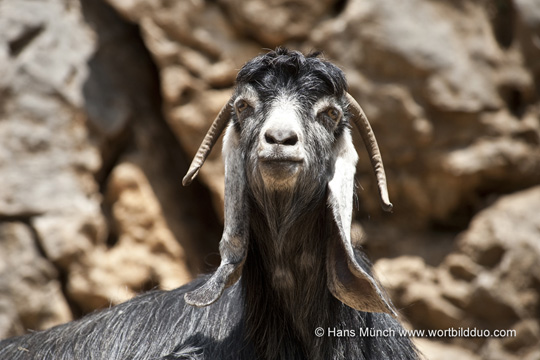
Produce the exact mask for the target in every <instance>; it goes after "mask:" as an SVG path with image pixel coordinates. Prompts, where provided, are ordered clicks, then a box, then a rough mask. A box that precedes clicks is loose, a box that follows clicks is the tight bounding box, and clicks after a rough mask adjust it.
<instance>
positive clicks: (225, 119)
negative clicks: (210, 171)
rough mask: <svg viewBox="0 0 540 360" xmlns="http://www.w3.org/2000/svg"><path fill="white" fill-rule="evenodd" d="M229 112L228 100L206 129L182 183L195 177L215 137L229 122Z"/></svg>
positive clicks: (188, 182)
mask: <svg viewBox="0 0 540 360" xmlns="http://www.w3.org/2000/svg"><path fill="white" fill-rule="evenodd" d="M231 112H232V104H231V101H230V100H229V101H228V102H227V104H225V105H224V106H223V107H222V108H221V111H220V112H219V114H218V116H217V117H216V119H215V120H214V122H213V123H212V126H210V129H208V132H207V133H206V136H205V137H204V140H203V142H202V143H201V146H199V150H197V154H196V155H195V157H194V158H193V161H192V162H191V165H190V167H189V170H188V172H187V174H186V176H184V179H183V180H182V185H184V186H187V185H189V184H191V182H192V181H193V179H195V177H196V176H197V174H198V173H199V169H200V168H201V166H202V165H203V163H204V161H205V160H206V158H207V157H208V155H209V154H210V151H212V147H213V146H214V145H215V143H216V141H217V139H218V138H219V136H220V135H221V133H222V132H223V130H224V129H225V127H226V126H227V124H228V123H229V120H230V118H231Z"/></svg>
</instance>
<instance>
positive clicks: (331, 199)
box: [184, 49, 393, 312]
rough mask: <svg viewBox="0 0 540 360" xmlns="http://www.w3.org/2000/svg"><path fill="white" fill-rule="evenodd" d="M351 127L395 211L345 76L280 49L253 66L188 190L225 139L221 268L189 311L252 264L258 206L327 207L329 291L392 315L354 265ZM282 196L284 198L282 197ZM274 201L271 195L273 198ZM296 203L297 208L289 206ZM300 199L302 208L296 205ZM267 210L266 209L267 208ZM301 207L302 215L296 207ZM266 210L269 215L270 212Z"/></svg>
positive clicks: (245, 71) (242, 75)
mask: <svg viewBox="0 0 540 360" xmlns="http://www.w3.org/2000/svg"><path fill="white" fill-rule="evenodd" d="M349 118H350V119H352V120H353V122H354V124H355V125H356V127H357V128H358V129H359V131H360V133H361V135H362V137H363V140H364V142H365V144H366V148H367V150H368V153H369V154H370V158H371V160H372V164H373V167H374V169H375V173H376V175H377V180H378V185H379V192H380V196H381V201H382V204H383V207H385V208H386V209H389V208H391V204H390V202H389V201H388V194H387V190H386V179H385V174H384V169H383V166H382V160H381V157H380V153H379V150H378V146H377V143H376V140H375V137H374V135H373V132H372V130H371V127H370V125H369V123H368V122H367V119H366V117H365V115H364V113H363V111H362V109H361V108H360V106H359V105H358V103H357V102H356V101H355V100H354V99H353V98H352V97H351V96H350V95H349V94H348V93H347V92H346V81H345V77H344V75H343V72H342V71H341V70H339V69H338V68H337V67H336V66H335V65H333V64H331V63H329V62H326V61H323V60H321V59H319V58H317V57H316V56H307V57H306V56H304V55H302V54H301V53H299V52H294V51H288V50H284V49H278V50H276V51H274V52H270V53H268V54H266V55H262V56H259V57H256V58H255V59H253V60H251V61H249V62H248V63H247V64H246V65H244V67H243V68H242V69H241V70H240V72H239V73H238V76H237V85H236V89H235V92H234V94H233V96H232V98H231V100H230V101H229V103H228V104H227V105H225V106H224V107H223V109H222V111H221V112H220V114H219V115H218V117H217V119H216V120H215V121H214V123H213V124H212V127H211V128H210V130H209V131H208V134H207V135H206V137H205V139H204V140H203V143H202V144H201V146H200V148H199V151H198V153H197V155H196V156H195V159H194V160H193V162H192V165H191V167H190V170H189V171H188V174H187V175H186V177H185V178H184V184H188V183H189V182H191V180H192V179H193V178H194V177H195V176H196V174H197V173H198V170H199V168H200V167H201V166H202V163H203V162H204V159H205V158H206V156H207V155H208V153H209V152H210V150H211V148H212V146H213V145H214V143H215V141H216V139H217V137H218V136H219V134H220V133H221V132H222V131H223V130H224V129H225V127H227V126H228V129H227V131H226V134H225V138H224V141H223V155H224V158H225V159H224V160H225V229H224V232H223V236H222V239H221V242H220V254H221V265H220V266H219V267H218V269H217V270H216V272H215V273H214V274H213V275H212V277H211V278H210V279H209V280H208V281H207V282H206V283H205V284H204V285H203V286H202V287H200V288H198V289H197V290H195V291H192V292H190V293H187V294H186V296H185V299H186V302H187V303H189V304H192V305H196V306H206V305H209V304H211V303H212V302H214V301H216V300H217V299H218V298H219V297H220V296H221V294H222V292H223V290H224V289H225V287H227V286H230V285H231V284H233V283H234V282H236V281H237V280H238V278H239V277H240V274H241V269H242V266H243V264H244V261H245V259H246V255H247V249H248V242H249V232H250V229H249V226H250V222H249V219H250V209H249V206H250V203H251V200H250V199H254V200H255V201H257V202H258V203H259V205H261V208H263V209H264V208H265V206H266V205H267V203H268V202H269V201H267V200H269V199H270V200H275V199H276V198H277V199H279V202H278V203H274V206H273V208H275V209H277V211H278V212H279V211H281V210H283V206H281V205H282V204H285V203H284V202H283V200H284V201H289V204H290V201H299V200H300V201H312V200H313V199H315V200H316V201H317V202H318V203H319V204H320V201H321V200H324V201H326V203H327V205H328V208H329V209H331V211H332V213H333V220H332V224H329V225H331V226H332V228H334V229H335V230H334V231H333V232H332V233H333V234H335V236H331V238H329V239H328V251H327V256H323V257H325V258H326V261H327V266H326V268H327V274H328V276H327V282H328V283H327V286H328V288H329V290H330V292H331V293H332V294H333V295H334V296H335V297H336V298H338V299H339V300H341V301H342V302H343V303H345V304H347V305H349V306H351V307H353V308H355V309H358V310H364V311H382V312H392V311H393V310H392V308H391V306H390V305H389V304H388V302H387V301H386V300H385V298H384V296H383V295H382V292H381V290H380V289H379V287H378V285H377V284H376V282H375V281H374V279H373V278H372V277H371V275H370V274H369V273H368V272H366V269H364V268H362V266H360V264H359V263H358V261H357V260H356V258H355V254H354V250H353V247H352V243H351V239H350V226H351V220H352V218H351V216H352V199H353V194H354V174H355V170H356V161H357V157H358V156H357V154H356V151H355V149H354V146H353V143H352V138H351V134H350V129H349V127H350V126H349ZM276 194H278V196H275V195H276ZM268 195H272V196H268ZM285 199H290V200H285ZM291 199H294V200H291ZM266 208H267V207H266ZM297 208H298V207H297ZM267 209H268V208H267Z"/></svg>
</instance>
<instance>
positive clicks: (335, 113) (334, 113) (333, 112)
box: [326, 107, 341, 122]
mask: <svg viewBox="0 0 540 360" xmlns="http://www.w3.org/2000/svg"><path fill="white" fill-rule="evenodd" d="M326 115H328V117H329V118H330V119H332V120H334V121H335V122H338V121H339V120H340V119H341V112H340V111H339V110H338V109H336V108H333V107H331V108H329V109H327V110H326Z"/></svg>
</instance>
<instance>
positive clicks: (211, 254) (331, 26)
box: [0, 0, 540, 359]
mask: <svg viewBox="0 0 540 360" xmlns="http://www.w3.org/2000/svg"><path fill="white" fill-rule="evenodd" d="M0 39H1V41H0V75H1V76H0V180H1V184H2V186H1V187H0V248H1V252H0V294H1V296H0V337H7V336H10V335H14V334H20V333H22V332H24V331H25V330H26V329H43V328H46V327H49V326H52V325H54V324H57V323H61V322H64V321H68V320H70V319H72V318H76V317H79V316H81V315H83V314H84V313H86V312H88V311H92V310H94V309H96V308H99V307H102V306H107V305H108V304H110V303H112V304H116V303H118V302H122V301H124V300H126V299H128V298H130V297H132V296H134V295H136V294H137V293H139V292H142V291H146V290H148V289H151V288H156V287H157V288H163V289H169V288H172V287H176V286H178V285H180V284H182V283H184V282H186V281H188V280H189V279H191V278H192V277H193V276H195V275H196V274H198V273H199V272H201V271H205V270H209V269H210V268H211V266H212V265H215V264H216V262H218V261H219V259H218V256H217V255H215V254H216V252H217V242H218V241H219V238H220V234H221V228H220V227H221V226H220V221H219V219H220V218H221V217H222V208H223V165H222V162H221V158H220V151H219V148H220V145H219V144H218V145H217V146H216V147H215V150H214V151H213V153H212V155H211V156H210V158H209V160H208V161H207V163H206V164H205V166H204V167H203V168H202V169H201V173H200V176H199V177H198V179H199V181H198V182H196V183H195V184H193V185H192V186H191V187H190V188H187V189H186V188H182V187H181V184H180V181H181V178H182V176H183V175H184V173H185V171H186V169H187V166H188V164H189V161H190V160H191V157H192V156H193V154H194V153H195V152H196V149H197V147H198V145H199V143H200V140H201V139H202V137H203V136H204V133H205V132H206V130H207V128H208V126H209V124H210V122H211V121H212V120H213V119H214V117H215V115H216V114H217V113H218V111H219V110H220V109H221V107H222V106H223V104H224V103H225V102H226V101H227V99H228V98H229V96H230V95H231V90H232V87H233V85H234V78H235V76H236V72H237V70H238V69H239V68H240V67H241V66H242V64H243V63H245V62H246V61H247V60H249V59H250V58H252V57H253V56H255V55H257V54H259V53H261V52H263V51H264V50H262V49H264V48H273V47H275V46H278V45H284V46H287V47H290V48H295V49H299V50H302V51H304V52H309V51H312V50H314V49H315V50H323V51H324V56H325V57H326V58H328V59H329V60H332V61H333V62H335V63H336V64H338V65H339V66H340V67H341V68H342V69H343V70H344V71H345V73H346V75H347V78H348V81H349V92H350V93H351V94H352V95H353V96H354V97H355V98H356V99H357V100H358V101H359V103H360V104H361V105H362V106H363V107H364V110H365V111H366V113H367V115H368V117H369V119H370V121H371V123H372V126H373V128H374V131H375V133H376V135H377V138H378V141H379V145H380V147H381V150H382V153H383V158H384V160H385V165H386V169H387V173H388V178H389V188H390V189H389V190H390V197H391V198H392V202H393V203H394V204H395V212H394V213H393V214H392V215H383V214H382V212H381V211H380V210H379V204H378V200H377V197H376V195H375V194H376V190H375V185H374V182H373V175H372V173H371V168H370V165H369V160H368V159H367V157H366V156H365V154H364V151H363V145H362V144H361V140H360V139H356V140H357V147H358V150H359V154H360V163H359V166H358V174H359V175H358V179H359V182H360V183H361V184H362V186H361V188H362V189H363V190H362V191H359V192H358V196H359V209H358V214H357V215H356V222H355V224H354V228H355V229H357V231H355V232H356V233H358V234H361V233H362V234H364V235H363V238H362V239H359V241H358V243H361V244H362V245H363V246H364V248H365V249H366V250H367V252H368V253H369V255H370V256H371V257H372V259H374V260H377V261H376V266H375V269H376V271H377V272H378V273H379V274H380V276H381V281H382V282H383V284H384V285H385V286H386V287H387V288H388V289H389V293H390V294H391V295H392V297H393V299H394V301H395V303H396V305H397V306H398V308H400V309H403V311H402V312H403V313H404V315H405V316H406V317H407V318H408V321H409V322H410V324H411V327H412V328H415V329H426V330H427V329H432V330H438V329H448V328H459V327H471V328H474V327H476V328H478V329H485V330H489V331H494V330H500V329H513V330H516V336H512V337H510V336H506V337H502V338H494V337H490V338H466V337H460V338H444V339H439V338H437V339H431V338H430V339H422V341H420V343H421V344H420V346H421V347H422V348H423V349H425V352H426V354H428V355H429V356H432V358H434V359H437V358H440V359H442V358H444V356H443V355H444V354H446V355H448V354H454V355H455V356H454V355H453V356H454V357H460V358H470V359H477V358H486V359H494V358H495V359H497V358H501V359H502V358H505V359H512V358H516V359H521V358H526V359H534V358H538V357H539V356H540V353H538V350H537V348H538V344H540V330H539V327H540V325H539V324H540V323H539V318H540V313H539V310H538V309H539V308H540V303H539V302H538V301H539V300H538V297H539V296H540V274H539V271H540V269H539V268H538V266H539V264H540V250H539V244H540V233H539V230H538V229H540V223H539V219H540V215H539V214H540V208H539V207H538V204H540V189H539V188H538V186H537V185H538V184H540V101H539V100H540V62H539V61H538V59H539V58H540V45H539V44H540V6H539V5H538V2H537V1H532V0H506V1H494V0H484V1H472V0H463V1H456V2H436V1H429V0H411V1H407V2H395V1H391V0H349V1H336V0H324V1H318V2H313V1H305V0H294V1H263V0H250V1H237V0H219V1H211V2H204V1H198V0H196V1H155V0H136V1H135V0H132V1H127V0H97V1H79V0H73V1H66V0H44V1H40V2H36V1H33V0H4V1H2V2H0ZM29 299H31V301H30V300H29ZM51 299H54V300H52V301H51ZM434 341H437V342H436V343H435V342H434ZM448 356H450V355H448Z"/></svg>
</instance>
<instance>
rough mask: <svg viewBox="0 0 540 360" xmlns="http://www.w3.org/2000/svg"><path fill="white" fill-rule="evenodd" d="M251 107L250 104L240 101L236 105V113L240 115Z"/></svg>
mask: <svg viewBox="0 0 540 360" xmlns="http://www.w3.org/2000/svg"><path fill="white" fill-rule="evenodd" d="M248 107H249V104H248V103H247V101H245V100H240V101H238V103H236V111H238V113H239V114H240V113H241V112H242V111H244V110H246V109H247V108H248Z"/></svg>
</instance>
